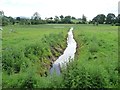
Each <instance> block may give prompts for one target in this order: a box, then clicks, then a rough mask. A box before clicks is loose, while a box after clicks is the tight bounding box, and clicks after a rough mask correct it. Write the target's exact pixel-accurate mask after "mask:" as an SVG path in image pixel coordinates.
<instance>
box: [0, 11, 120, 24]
mask: <svg viewBox="0 0 120 90" xmlns="http://www.w3.org/2000/svg"><path fill="white" fill-rule="evenodd" d="M0 17H2V25H3V26H5V25H15V24H19V25H37V24H93V25H98V24H111V25H116V26H120V14H119V15H118V16H115V14H113V13H108V15H107V16H105V15H104V14H98V15H97V16H95V17H94V18H93V19H92V20H90V21H87V17H86V16H85V15H83V16H82V18H75V17H73V16H70V15H68V16H63V15H60V16H55V17H49V18H45V19H41V17H40V14H39V13H38V12H35V13H34V14H33V15H32V17H31V18H26V17H16V18H13V17H11V16H9V17H8V16H6V15H4V12H3V11H0Z"/></svg>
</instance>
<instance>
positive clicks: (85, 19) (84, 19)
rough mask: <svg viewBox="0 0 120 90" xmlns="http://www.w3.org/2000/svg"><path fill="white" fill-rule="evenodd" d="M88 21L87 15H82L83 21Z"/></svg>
mask: <svg viewBox="0 0 120 90" xmlns="http://www.w3.org/2000/svg"><path fill="white" fill-rule="evenodd" d="M86 21H87V18H86V16H85V15H84V14H83V16H82V23H83V24H85V23H86Z"/></svg>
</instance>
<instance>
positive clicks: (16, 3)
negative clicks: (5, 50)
mask: <svg viewBox="0 0 120 90" xmlns="http://www.w3.org/2000/svg"><path fill="white" fill-rule="evenodd" d="M119 1H120V0H0V10H2V11H4V14H5V15H6V16H12V17H17V16H25V17H29V18H31V16H32V15H33V14H34V13H35V12H38V13H39V14H40V16H41V18H43V19H44V18H46V17H48V18H49V17H54V16H56V15H57V16H60V15H63V16H67V15H71V16H74V17H76V18H81V17H82V15H83V14H84V15H85V16H86V17H87V19H88V20H91V19H92V18H93V17H95V16H96V15H98V14H105V15H107V14H108V13H114V14H115V15H116V16H117V14H118V2H119Z"/></svg>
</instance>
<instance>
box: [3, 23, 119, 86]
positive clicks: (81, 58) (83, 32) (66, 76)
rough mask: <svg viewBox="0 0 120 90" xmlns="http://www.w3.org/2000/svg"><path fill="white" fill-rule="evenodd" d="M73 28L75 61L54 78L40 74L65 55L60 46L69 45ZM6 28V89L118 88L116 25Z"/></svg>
mask: <svg viewBox="0 0 120 90" xmlns="http://www.w3.org/2000/svg"><path fill="white" fill-rule="evenodd" d="M70 27H74V31H73V32H74V38H75V40H76V42H77V45H78V47H77V52H76V55H75V60H74V62H73V63H70V64H69V65H68V69H67V70H65V71H63V73H62V76H60V77H53V78H52V80H51V77H49V76H48V77H44V75H43V77H40V75H39V74H43V73H44V72H46V71H48V68H43V67H46V66H47V65H49V64H50V62H49V61H50V60H53V59H54V58H56V57H58V56H59V55H61V54H62V53H61V48H62V50H64V49H65V47H66V37H67V31H68V30H69V28H70ZM3 29H4V30H3V32H2V40H3V41H2V47H3V48H2V49H3V50H2V51H3V66H4V67H3V87H4V88H10V87H28V88H30V87H29V85H31V87H32V88H40V87H46V88H53V87H55V88H57V87H72V88H76V87H81V88H86V87H89V88H90V87H95V88H99V87H101V88H102V87H107V88H109V87H112V88H113V87H117V81H118V68H119V67H118V27H117V26H110V25H98V26H93V25H84V24H83V25H81V24H80V25H79V24H78V25H75V24H48V25H30V26H27V25H26V26H24V25H21V26H5V27H3ZM61 32H62V33H61ZM62 52H63V51H62ZM54 56H55V57H54ZM76 62H77V63H76ZM29 73H31V74H29ZM38 73H39V74H38ZM32 74H34V75H32ZM53 79H55V80H53ZM11 81H12V82H11ZM29 81H30V83H29ZM31 82H32V84H31Z"/></svg>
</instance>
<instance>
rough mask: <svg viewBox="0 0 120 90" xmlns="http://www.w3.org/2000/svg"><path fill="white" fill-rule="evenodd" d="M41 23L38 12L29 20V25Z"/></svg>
mask: <svg viewBox="0 0 120 90" xmlns="http://www.w3.org/2000/svg"><path fill="white" fill-rule="evenodd" d="M40 23H41V17H40V14H39V13H38V12H35V13H34V14H33V16H32V18H31V24H40Z"/></svg>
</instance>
